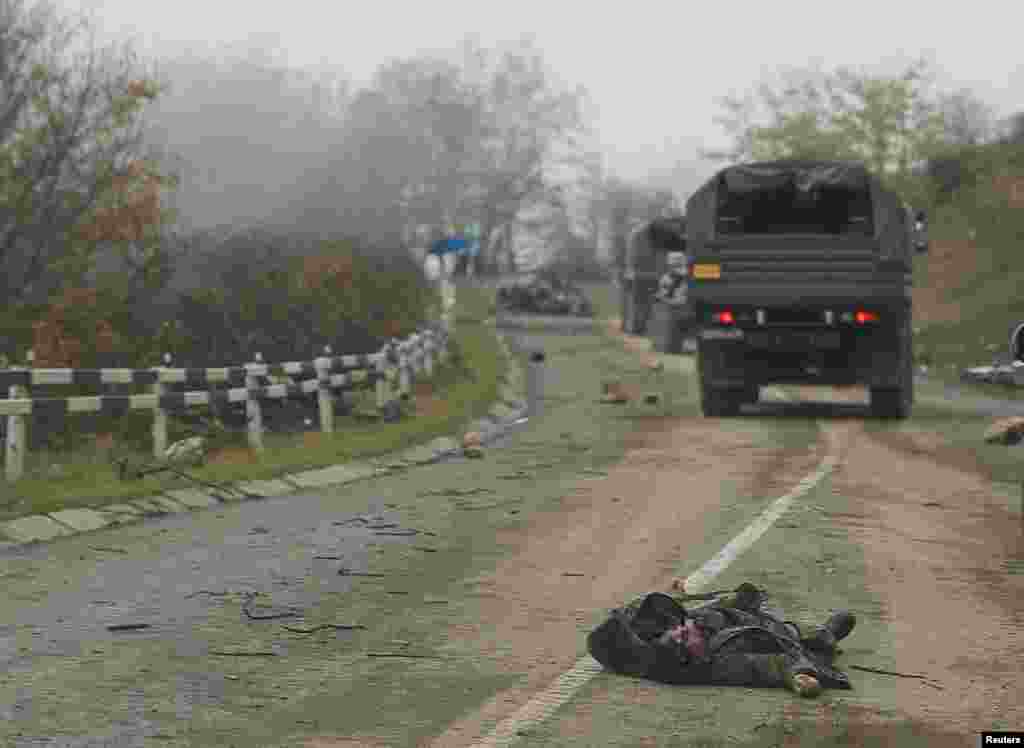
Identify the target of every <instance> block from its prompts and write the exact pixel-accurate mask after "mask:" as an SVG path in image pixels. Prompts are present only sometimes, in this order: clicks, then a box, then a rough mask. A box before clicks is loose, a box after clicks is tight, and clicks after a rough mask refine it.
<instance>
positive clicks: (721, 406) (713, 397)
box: [700, 384, 745, 418]
mask: <svg viewBox="0 0 1024 748" xmlns="http://www.w3.org/2000/svg"><path fill="white" fill-rule="evenodd" d="M744 396H745V394H744V390H733V389H728V390H727V389H718V388H714V387H708V386H706V385H703V384H702V385H701V388H700V409H701V412H702V413H704V416H705V417H706V418H728V417H729V416H738V415H739V413H740V403H741V402H744Z"/></svg>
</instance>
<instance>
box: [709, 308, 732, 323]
mask: <svg viewBox="0 0 1024 748" xmlns="http://www.w3.org/2000/svg"><path fill="white" fill-rule="evenodd" d="M711 321H712V322H715V323H716V324H719V325H735V324H736V317H735V316H734V315H733V313H732V312H731V311H729V310H728V309H725V310H723V311H721V312H715V313H714V314H712V315H711Z"/></svg>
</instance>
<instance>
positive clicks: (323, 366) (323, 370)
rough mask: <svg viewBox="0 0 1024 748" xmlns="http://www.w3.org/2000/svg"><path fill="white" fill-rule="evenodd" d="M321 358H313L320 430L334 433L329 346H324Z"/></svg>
mask: <svg viewBox="0 0 1024 748" xmlns="http://www.w3.org/2000/svg"><path fill="white" fill-rule="evenodd" d="M323 354H324V355H323V358H314V359H313V366H315V367H316V378H317V381H318V382H319V383H320V387H319V389H318V390H317V392H316V397H317V406H318V407H317V410H319V411H320V430H321V431H322V432H324V433H325V434H333V433H334V396H333V395H332V394H331V358H330V357H331V347H330V346H329V345H325V346H324V350H323Z"/></svg>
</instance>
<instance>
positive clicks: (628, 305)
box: [622, 288, 636, 335]
mask: <svg viewBox="0 0 1024 748" xmlns="http://www.w3.org/2000/svg"><path fill="white" fill-rule="evenodd" d="M635 324H636V304H635V303H633V293H632V289H631V288H626V289H624V290H623V292H622V332H624V333H625V334H626V335H635V334H636V331H635V330H634V329H633V327H634V325H635Z"/></svg>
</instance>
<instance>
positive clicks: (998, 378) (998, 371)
mask: <svg viewBox="0 0 1024 748" xmlns="http://www.w3.org/2000/svg"><path fill="white" fill-rule="evenodd" d="M960 379H961V380H962V381H964V382H978V383H982V384H1004V385H1008V386H1011V387H1022V386H1024V361H1014V362H1013V363H1011V364H993V365H992V366H972V367H971V368H969V369H964V370H963V371H962V372H960Z"/></svg>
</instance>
